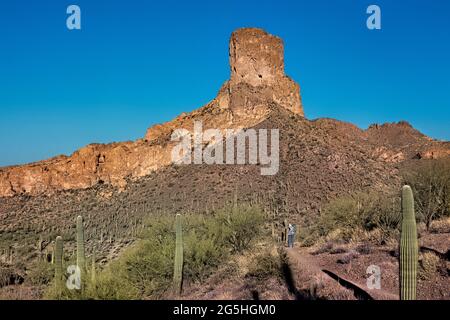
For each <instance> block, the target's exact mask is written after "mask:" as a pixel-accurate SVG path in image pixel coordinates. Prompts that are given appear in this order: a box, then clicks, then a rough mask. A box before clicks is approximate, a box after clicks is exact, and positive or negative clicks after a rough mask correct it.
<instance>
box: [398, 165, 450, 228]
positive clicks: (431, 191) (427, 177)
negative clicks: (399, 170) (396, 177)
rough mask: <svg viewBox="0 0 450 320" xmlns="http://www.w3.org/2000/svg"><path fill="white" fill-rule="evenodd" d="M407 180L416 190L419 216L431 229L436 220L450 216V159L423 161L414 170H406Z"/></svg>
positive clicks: (415, 195) (415, 196)
mask: <svg viewBox="0 0 450 320" xmlns="http://www.w3.org/2000/svg"><path fill="white" fill-rule="evenodd" d="M403 176H404V178H405V182H406V183H407V184H409V185H411V187H412V189H413V192H414V199H415V208H416V210H417V212H418V214H419V218H420V220H421V221H422V222H424V223H425V225H426V227H427V230H429V229H430V226H431V223H432V222H433V221H434V220H437V219H440V218H442V217H445V216H447V217H448V216H450V161H449V160H448V159H440V160H431V161H425V162H422V163H421V164H420V165H419V166H417V168H415V169H414V170H405V172H404V174H403Z"/></svg>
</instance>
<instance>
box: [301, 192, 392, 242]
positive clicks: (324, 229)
mask: <svg viewBox="0 0 450 320" xmlns="http://www.w3.org/2000/svg"><path fill="white" fill-rule="evenodd" d="M400 222H401V211H400V199H399V197H394V196H392V195H389V194H387V195H386V194H381V193H376V192H367V193H363V192H359V193H355V194H352V195H347V196H342V197H338V198H336V199H333V200H331V201H330V202H329V203H327V204H326V205H325V206H324V207H323V208H322V211H321V214H320V216H318V217H317V218H316V219H315V220H314V221H313V222H312V223H311V224H310V226H308V227H307V228H306V236H304V239H303V240H304V242H307V243H311V242H314V241H316V240H317V239H318V238H320V237H328V238H332V239H333V240H335V241H338V240H344V241H349V240H351V239H352V238H353V237H354V236H356V234H355V233H357V232H358V231H372V230H375V229H380V230H382V237H383V238H388V237H390V236H392V235H393V233H395V232H398V229H399V226H400Z"/></svg>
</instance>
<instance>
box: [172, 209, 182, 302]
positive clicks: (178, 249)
mask: <svg viewBox="0 0 450 320" xmlns="http://www.w3.org/2000/svg"><path fill="white" fill-rule="evenodd" d="M175 230H176V241H175V262H174V268H173V269H174V272H173V287H174V291H175V293H176V294H181V289H182V285H183V230H182V226H181V215H180V214H177V216H176V219H175Z"/></svg>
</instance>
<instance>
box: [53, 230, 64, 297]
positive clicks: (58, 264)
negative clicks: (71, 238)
mask: <svg viewBox="0 0 450 320" xmlns="http://www.w3.org/2000/svg"><path fill="white" fill-rule="evenodd" d="M62 281H63V239H62V237H61V236H57V237H56V242H55V285H56V286H57V287H58V288H59V287H60V286H61V284H62Z"/></svg>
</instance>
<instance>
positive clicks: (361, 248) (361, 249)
mask: <svg viewBox="0 0 450 320" xmlns="http://www.w3.org/2000/svg"><path fill="white" fill-rule="evenodd" d="M355 250H356V252H358V253H359V254H370V253H372V247H371V246H370V244H368V243H362V244H360V245H358V246H357V247H356V248H355Z"/></svg>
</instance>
